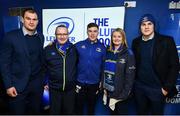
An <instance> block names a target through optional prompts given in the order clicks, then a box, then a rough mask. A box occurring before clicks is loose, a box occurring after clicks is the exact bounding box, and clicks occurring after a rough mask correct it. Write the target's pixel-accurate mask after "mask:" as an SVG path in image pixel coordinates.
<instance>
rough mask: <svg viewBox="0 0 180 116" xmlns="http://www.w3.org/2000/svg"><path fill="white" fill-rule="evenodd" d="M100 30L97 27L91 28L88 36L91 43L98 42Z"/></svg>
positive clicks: (88, 30)
mask: <svg viewBox="0 0 180 116" xmlns="http://www.w3.org/2000/svg"><path fill="white" fill-rule="evenodd" d="M98 34H99V32H98V28H97V27H90V28H88V29H87V35H88V38H89V39H90V41H92V42H94V41H96V40H97V37H98Z"/></svg>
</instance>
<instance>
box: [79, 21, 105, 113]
mask: <svg viewBox="0 0 180 116" xmlns="http://www.w3.org/2000/svg"><path fill="white" fill-rule="evenodd" d="M98 30H99V27H98V25H97V24H95V23H89V24H88V26H87V35H88V38H87V39H86V40H84V41H80V42H78V43H77V44H76V48H77V51H78V57H79V60H78V67H77V85H76V95H77V97H76V98H77V99H76V108H77V109H76V111H77V114H83V107H84V103H85V102H86V101H87V113H88V114H91V115H92V114H94V111H95V105H96V97H97V93H98V90H99V85H100V80H101V79H100V77H101V73H102V64H103V59H104V56H105V47H104V45H103V44H102V43H100V42H99V41H98V39H97V36H98V33H99V31H98Z"/></svg>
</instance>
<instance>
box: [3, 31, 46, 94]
mask: <svg viewBox="0 0 180 116" xmlns="http://www.w3.org/2000/svg"><path fill="white" fill-rule="evenodd" d="M37 36H38V38H39V42H40V46H39V49H40V61H42V60H43V59H42V52H43V44H44V36H43V35H42V34H38V35H37ZM29 58H30V55H29V53H28V48H27V45H26V41H25V37H24V35H23V31H22V29H18V30H13V31H11V32H8V33H7V34H6V35H5V37H4V38H3V41H2V43H1V46H0V71H1V74H2V79H3V82H4V85H5V88H6V89H8V88H10V87H12V86H14V87H15V88H16V90H17V91H18V92H22V91H23V90H24V89H25V87H26V85H27V83H28V81H29V77H30V75H31V66H30V60H29ZM41 64H42V62H41ZM39 78H41V77H39Z"/></svg>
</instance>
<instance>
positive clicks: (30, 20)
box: [22, 11, 38, 32]
mask: <svg viewBox="0 0 180 116" xmlns="http://www.w3.org/2000/svg"><path fill="white" fill-rule="evenodd" d="M22 23H23V26H24V27H25V29H26V30H27V31H29V32H34V31H35V30H36V27H37V25H38V16H37V14H36V13H31V12H28V11H27V12H25V13H24V16H23V18H22Z"/></svg>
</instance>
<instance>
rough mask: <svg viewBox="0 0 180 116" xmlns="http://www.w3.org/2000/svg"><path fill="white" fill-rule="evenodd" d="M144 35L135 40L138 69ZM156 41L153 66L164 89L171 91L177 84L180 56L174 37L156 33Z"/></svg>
mask: <svg viewBox="0 0 180 116" xmlns="http://www.w3.org/2000/svg"><path fill="white" fill-rule="evenodd" d="M141 39H142V36H140V37H137V38H135V39H134V40H133V43H132V50H133V52H134V54H135V58H136V66H137V70H138V69H139V68H138V66H139V63H140V61H141V58H140V50H141V49H140V42H141ZM154 39H155V43H154V48H153V53H152V58H153V67H154V71H155V73H156V74H157V76H158V78H159V80H160V82H161V85H162V87H163V89H165V90H166V91H168V92H170V91H171V90H172V89H173V87H174V86H175V85H176V80H177V76H178V71H179V58H178V53H177V49H176V45H175V43H174V40H173V38H172V37H169V36H164V35H160V34H157V33H155V36H154Z"/></svg>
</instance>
